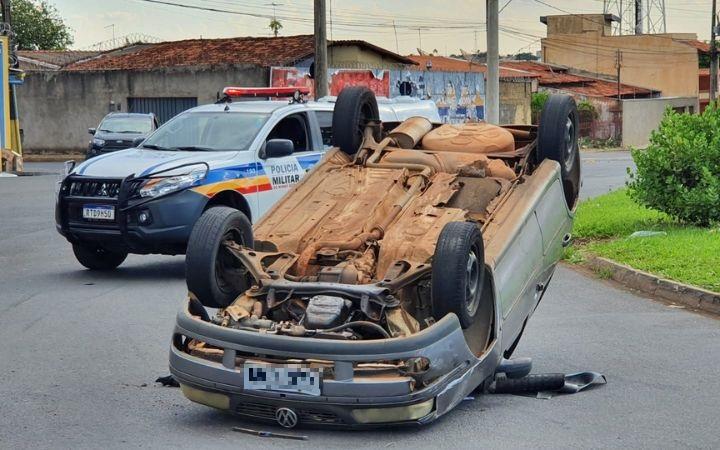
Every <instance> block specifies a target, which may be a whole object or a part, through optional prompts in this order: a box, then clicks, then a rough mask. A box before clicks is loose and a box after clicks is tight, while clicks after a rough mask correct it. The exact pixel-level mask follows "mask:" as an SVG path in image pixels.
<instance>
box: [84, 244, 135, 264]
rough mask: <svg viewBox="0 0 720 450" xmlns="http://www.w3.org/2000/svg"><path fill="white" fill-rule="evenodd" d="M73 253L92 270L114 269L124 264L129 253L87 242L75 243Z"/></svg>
mask: <svg viewBox="0 0 720 450" xmlns="http://www.w3.org/2000/svg"><path fill="white" fill-rule="evenodd" d="M73 253H74V254H75V258H77V260H78V262H79V263H80V264H82V265H83V266H85V267H87V268H88V269H90V270H113V269H115V268H117V266H119V265H120V264H122V263H123V261H125V258H127V255H128V254H127V253H123V252H113V251H110V250H107V249H104V248H102V247H98V246H96V245H87V244H73Z"/></svg>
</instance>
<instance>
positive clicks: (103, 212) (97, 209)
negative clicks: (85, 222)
mask: <svg viewBox="0 0 720 450" xmlns="http://www.w3.org/2000/svg"><path fill="white" fill-rule="evenodd" d="M82 216H83V219H93V220H115V207H114V206H110V205H83V210H82Z"/></svg>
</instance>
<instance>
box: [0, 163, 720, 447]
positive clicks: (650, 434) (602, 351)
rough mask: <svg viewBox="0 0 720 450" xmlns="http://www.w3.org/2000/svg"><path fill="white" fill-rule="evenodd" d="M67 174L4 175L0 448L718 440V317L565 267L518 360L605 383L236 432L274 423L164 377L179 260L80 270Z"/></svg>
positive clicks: (599, 175) (606, 172)
mask: <svg viewBox="0 0 720 450" xmlns="http://www.w3.org/2000/svg"><path fill="white" fill-rule="evenodd" d="M584 159H593V160H594V161H595V162H593V163H586V165H585V180H586V181H585V185H584V194H586V195H596V194H598V193H602V192H604V191H606V190H608V189H609V188H610V187H616V186H618V185H622V184H623V182H624V178H625V177H624V171H621V173H620V174H618V173H617V172H618V168H619V166H622V165H624V164H627V163H628V161H629V160H628V157H627V155H626V154H606V153H602V154H597V155H596V154H586V155H584ZM47 167H48V168H49V169H51V170H53V169H55V168H57V166H52V165H49V166H47ZM28 169H29V170H30V169H32V170H40V169H39V168H32V167H30V168H28ZM623 170H624V168H623ZM56 179H57V177H56V176H53V175H50V176H36V177H23V178H17V179H0V198H2V203H1V204H0V229H1V230H3V232H2V234H0V342H1V344H0V380H2V382H1V383H0V448H127V447H131V448H136V447H144V448H198V447H211V446H212V447H215V448H233V449H237V448H257V447H258V446H270V445H272V446H273V447H276V448H297V447H300V446H304V447H305V448H414V449H418V448H432V447H435V448H479V447H480V448H500V447H502V448H520V447H523V448H588V447H592V448H609V447H614V448H680V447H692V448H713V447H714V448H717V447H718V443H719V442H720V439H719V438H718V423H720V422H719V419H718V404H720V378H718V375H717V374H718V373H720V322H719V321H717V320H716V319H713V318H708V317H704V316H701V315H698V314H695V313H692V312H688V311H685V310H682V309H675V308H671V307H668V306H666V305H665V304H662V303H658V302H655V301H653V300H649V299H645V298H640V297H637V296H635V295H632V294H629V293H627V292H624V291H622V290H619V289H617V288H614V287H613V286H611V285H609V284H607V283H605V282H602V281H597V280H595V279H592V278H588V277H586V276H584V275H582V274H579V273H577V272H575V271H573V270H570V269H568V268H565V267H560V268H559V269H558V272H557V274H556V276H555V279H554V281H553V284H552V285H551V286H550V288H549V290H548V293H547V295H546V297H545V299H544V300H543V303H542V304H541V305H540V308H539V310H538V312H537V314H536V315H535V316H534V318H533V320H532V321H531V322H530V325H529V327H528V329H527V331H526V335H525V337H524V339H523V341H522V342H521V344H520V347H519V348H518V351H517V354H518V355H520V356H531V357H533V358H534V361H535V370H536V371H537V372H568V373H569V372H572V371H578V370H596V371H600V372H603V373H604V374H606V375H607V377H608V380H609V383H608V384H607V385H606V386H601V387H599V388H596V389H592V390H590V391H587V392H582V393H580V394H577V395H572V396H564V397H556V398H553V399H550V400H538V399H534V398H526V397H517V396H500V395H498V396H478V397H477V398H476V399H475V400H473V401H467V402H464V403H463V404H461V405H460V407H458V408H457V409H456V410H455V411H453V412H451V413H450V414H448V415H447V416H445V417H444V418H443V419H441V420H440V421H438V422H437V423H435V424H433V425H431V426H429V427H426V428H423V429H419V430H416V429H413V430H385V431H372V432H343V431H334V432H327V431H316V430H306V431H301V432H302V433H304V434H307V435H308V436H309V441H307V442H297V441H283V440H278V439H268V438H257V437H253V436H247V435H243V434H239V433H235V432H233V431H231V428H232V427H233V426H238V425H239V426H247V427H250V428H255V429H270V430H273V429H274V428H273V427H268V426H266V425H258V424H255V423H251V422H244V421H241V420H239V419H237V418H234V417H231V416H228V415H225V414H222V413H219V412H216V411H213V410H210V409H208V408H205V407H202V406H197V405H193V404H191V403H190V402H189V401H187V400H185V399H184V398H183V397H182V396H181V394H180V392H179V391H178V390H177V389H173V388H163V387H159V386H157V385H156V384H155V383H154V380H155V378H156V377H157V376H159V375H165V374H167V373H168V370H167V350H168V345H169V339H170V334H171V330H172V327H173V323H174V316H175V313H176V311H177V309H178V307H179V305H180V303H181V301H182V299H183V297H184V294H185V287H184V280H183V258H182V257H162V256H149V257H148V256H145V257H143V256H131V257H130V258H128V260H127V262H126V263H125V264H123V266H122V267H121V269H120V270H118V271H117V272H115V273H112V274H102V275H99V274H94V273H90V272H88V271H86V270H83V269H82V268H81V266H80V265H79V264H78V263H76V262H75V260H74V258H73V256H72V253H71V250H70V247H69V245H68V244H67V243H66V242H65V241H64V240H63V239H62V238H61V237H60V236H59V235H57V233H56V232H55V230H54V223H53V217H52V212H51V211H52V205H53V187H54V183H55V181H56Z"/></svg>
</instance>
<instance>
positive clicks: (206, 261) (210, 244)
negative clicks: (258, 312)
mask: <svg viewBox="0 0 720 450" xmlns="http://www.w3.org/2000/svg"><path fill="white" fill-rule="evenodd" d="M227 240H232V241H235V242H237V243H238V244H240V245H244V246H246V247H248V246H249V247H251V246H252V244H253V235H252V225H251V224H250V220H248V218H247V216H246V215H245V214H243V213H242V212H241V211H238V210H237V209H234V208H229V207H226V206H216V207H213V208H210V209H208V210H207V211H205V212H204V213H203V214H202V216H200V219H198V221H197V222H196V223H195V226H194V227H193V230H192V232H191V233H190V240H189V241H188V245H187V250H186V253H185V280H186V282H187V287H188V290H189V291H190V292H191V293H193V294H194V295H195V296H196V297H197V299H198V300H200V303H202V304H203V305H204V306H209V307H211V308H224V307H226V306H228V305H229V304H230V303H231V302H232V301H233V300H235V298H237V296H238V295H240V294H242V293H243V292H245V289H247V287H248V274H247V271H246V270H245V267H244V266H243V265H242V263H240V261H238V260H237V258H235V257H234V256H233V255H232V254H231V253H230V251H229V250H228V249H227V248H226V247H225V245H224V242H225V241H227Z"/></svg>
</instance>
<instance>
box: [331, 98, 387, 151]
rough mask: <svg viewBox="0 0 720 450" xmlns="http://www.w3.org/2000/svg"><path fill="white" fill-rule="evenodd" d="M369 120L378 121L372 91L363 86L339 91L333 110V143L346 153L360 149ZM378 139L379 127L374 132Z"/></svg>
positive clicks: (378, 114)
mask: <svg viewBox="0 0 720 450" xmlns="http://www.w3.org/2000/svg"><path fill="white" fill-rule="evenodd" d="M371 121H377V122H379V121H380V113H379V111H378V104H377V100H376V99H375V94H374V93H373V91H371V90H370V89H368V88H367V87H364V86H352V87H347V88H345V89H343V90H342V92H340V95H339V96H338V98H337V101H336V102H335V110H334V112H333V120H332V133H333V145H334V146H336V147H339V148H340V150H342V151H343V152H345V153H347V154H348V155H354V154H355V153H357V151H358V150H360V147H361V146H362V143H363V137H364V135H365V128H366V127H367V125H368V123H370V122H371ZM374 137H375V140H376V141H379V140H380V130H379V127H378V129H377V130H375V132H374Z"/></svg>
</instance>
